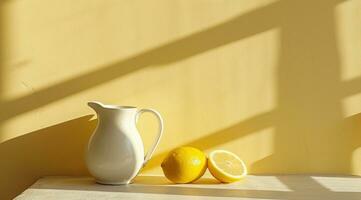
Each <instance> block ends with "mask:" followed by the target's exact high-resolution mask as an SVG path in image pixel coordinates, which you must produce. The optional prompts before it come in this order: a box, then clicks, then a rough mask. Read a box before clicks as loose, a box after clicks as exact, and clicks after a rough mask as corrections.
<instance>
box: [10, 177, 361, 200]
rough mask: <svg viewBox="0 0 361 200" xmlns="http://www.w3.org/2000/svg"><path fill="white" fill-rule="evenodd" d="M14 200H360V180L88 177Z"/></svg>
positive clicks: (56, 180)
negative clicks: (117, 180)
mask: <svg viewBox="0 0 361 200" xmlns="http://www.w3.org/2000/svg"><path fill="white" fill-rule="evenodd" d="M15 199H16V200H45V199H46V200H53V199H54V200H58V199H66V200H80V199H81V200H83V199H89V200H95V199H111V200H112V199H142V200H146V199H154V200H162V199H167V200H172V199H187V200H188V199H189V200H193V199H252V200H256V199H292V200H298V199H299V200H301V199H302V200H308V199H325V200H334V199H338V200H353V199H355V200H361V177H356V176H301V175H290V176H286V175H282V176H248V177H246V178H245V179H244V180H242V181H239V182H236V183H232V184H220V183H218V182H217V181H216V180H214V179H213V178H202V179H200V180H199V181H197V182H196V183H193V184H171V183H170V182H168V181H167V180H166V179H165V178H164V177H161V176H138V177H137V178H136V179H135V180H134V183H133V184H130V185H123V186H107V185H100V184H96V183H95V182H94V180H93V179H92V178H90V177H45V178H42V179H40V180H38V181H37V182H36V183H35V184H34V185H32V186H31V187H30V188H29V189H27V190H26V191H24V192H23V193H22V194H20V195H19V196H18V197H16V198H15Z"/></svg>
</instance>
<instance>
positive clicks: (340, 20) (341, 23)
mask: <svg viewBox="0 0 361 200" xmlns="http://www.w3.org/2000/svg"><path fill="white" fill-rule="evenodd" d="M360 6H361V1H357V0H356V1H344V2H342V3H341V4H339V5H338V6H337V7H336V10H335V20H336V25H337V26H336V27H337V37H338V48H339V53H340V61H341V66H342V69H341V79H342V80H344V81H345V80H351V79H354V78H357V77H360V76H361V67H360V66H361V59H360V51H359V49H360V48H361V26H360V21H361V12H360V10H359V8H360Z"/></svg>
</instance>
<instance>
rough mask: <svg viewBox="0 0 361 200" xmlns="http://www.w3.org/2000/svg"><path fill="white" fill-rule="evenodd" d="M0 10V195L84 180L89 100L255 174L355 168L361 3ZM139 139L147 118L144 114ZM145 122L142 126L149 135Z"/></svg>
mask: <svg viewBox="0 0 361 200" xmlns="http://www.w3.org/2000/svg"><path fill="white" fill-rule="evenodd" d="M0 6H1V13H0V14H1V15H0V44H1V46H0V91H1V92H0V108H1V110H0V142H1V143H0V199H8V198H10V197H12V196H14V195H15V194H18V193H19V192H21V191H22V190H23V189H24V188H25V187H27V186H29V185H30V184H32V183H33V182H34V181H35V180H36V179H38V178H39V177H41V176H45V175H84V174H86V173H87V171H86V168H85V166H84V161H83V152H84V146H85V145H86V142H87V140H88V137H89V135H90V134H91V131H92V130H93V128H94V126H95V123H94V122H95V120H94V117H93V116H91V115H92V114H93V112H92V111H91V109H90V108H88V107H87V106H86V102H87V101H88V100H100V101H103V102H105V103H111V104H121V105H136V106H139V107H152V108H155V109H157V110H159V111H160V112H161V113H162V115H163V117H164V119H165V134H164V138H163V140H162V142H161V144H160V147H159V148H158V149H157V151H156V155H155V157H154V159H153V160H152V161H151V162H150V163H149V165H148V166H147V167H146V168H145V169H144V170H143V173H152V174H159V173H161V170H160V168H159V163H160V161H161V160H162V158H163V157H164V155H165V153H166V152H167V151H169V150H170V149H172V148H174V147H177V146H181V145H192V146H195V147H198V148H200V149H203V150H205V151H209V150H212V149H218V148H222V149H227V150H231V151H233V152H236V153H237V154H239V155H240V156H241V157H242V158H243V159H244V160H245V161H246V162H247V165H248V167H249V168H250V173H253V174H260V173H337V174H356V175H361V114H360V113H361V59H360V52H361V12H360V10H361V1H360V0H354V1H351V0H349V1H346V0H345V1H341V0H340V1H337V0H323V1H322V0H318V1H311V0H307V1H291V0H284V1H269V0H257V1H254V0H198V1H182V0H173V1H169V0H157V1H146V0H137V1H133V0H132V1H130V0H129V1H117V0H112V1H111V0H107V1H103V0H91V1H89V0H77V1H74V0H62V1H56V0H53V1H49V0H28V1H21V0H13V1H1V5H0ZM141 123H142V125H141V132H142V137H143V139H144V142H145V144H146V146H147V147H148V146H149V144H150V143H151V141H152V139H153V137H154V134H153V132H154V130H155V128H154V126H155V125H154V123H155V121H154V119H152V118H151V117H149V116H144V117H143V118H142V122H141ZM145 130H148V131H145Z"/></svg>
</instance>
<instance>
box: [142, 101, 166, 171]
mask: <svg viewBox="0 0 361 200" xmlns="http://www.w3.org/2000/svg"><path fill="white" fill-rule="evenodd" d="M145 112H149V113H152V114H153V115H155V116H156V117H157V119H158V122H159V123H158V125H159V126H158V127H159V131H158V136H157V138H156V140H155V141H154V143H153V144H152V146H151V147H150V149H149V151H148V153H147V154H146V155H145V156H144V163H143V167H144V166H145V165H146V164H147V162H148V161H149V160H150V158H151V157H152V155H153V153H154V151H155V148H157V146H158V144H159V141H160V138H161V137H162V134H163V119H162V117H161V116H160V114H159V112H158V111H156V110H153V109H146V108H143V109H140V110H139V111H138V112H137V114H136V116H135V123H137V122H138V118H139V116H140V115H141V114H142V113H145Z"/></svg>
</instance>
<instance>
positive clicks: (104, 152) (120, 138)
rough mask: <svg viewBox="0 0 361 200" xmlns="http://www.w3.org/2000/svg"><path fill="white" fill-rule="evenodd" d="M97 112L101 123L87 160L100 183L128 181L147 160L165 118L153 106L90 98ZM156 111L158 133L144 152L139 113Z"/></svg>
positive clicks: (124, 182)
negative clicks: (138, 127) (108, 102)
mask: <svg viewBox="0 0 361 200" xmlns="http://www.w3.org/2000/svg"><path fill="white" fill-rule="evenodd" d="M88 105H89V106H90V107H91V108H93V109H94V110H95V112H96V113H97V116H98V125H97V127H96V129H95V131H94V133H93V135H92V136H91V138H90V140H89V144H88V146H87V150H86V164H87V167H88V169H89V172H90V173H91V174H92V175H93V176H94V177H95V179H96V181H97V182H98V183H102V184H112V185H120V184H128V183H130V181H131V180H132V179H133V178H134V177H135V176H136V175H137V174H138V172H139V170H140V169H141V168H142V167H143V166H144V165H145V164H146V163H147V162H148V160H149V159H150V158H151V157H152V154H153V152H154V150H155V148H156V147H157V145H158V143H159V141H160V138H161V136H162V132H163V120H162V117H161V116H160V114H159V113H158V112H157V111H155V110H152V109H137V108H136V107H130V106H114V105H104V104H102V103H100V102H95V101H92V102H88ZM144 112H150V113H153V114H154V115H155V116H156V117H157V118H158V120H159V133H158V136H157V138H156V140H155V142H154V143H153V145H152V146H151V148H150V150H149V151H148V153H147V154H146V155H145V156H144V146H143V142H142V139H141V137H140V135H139V133H138V130H137V128H136V123H137V121H138V118H139V116H140V114H142V113H144Z"/></svg>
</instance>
